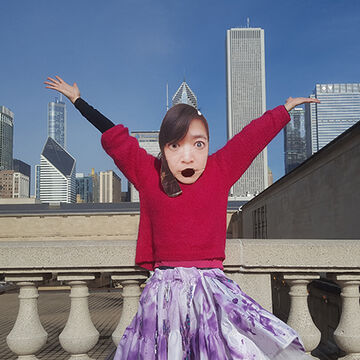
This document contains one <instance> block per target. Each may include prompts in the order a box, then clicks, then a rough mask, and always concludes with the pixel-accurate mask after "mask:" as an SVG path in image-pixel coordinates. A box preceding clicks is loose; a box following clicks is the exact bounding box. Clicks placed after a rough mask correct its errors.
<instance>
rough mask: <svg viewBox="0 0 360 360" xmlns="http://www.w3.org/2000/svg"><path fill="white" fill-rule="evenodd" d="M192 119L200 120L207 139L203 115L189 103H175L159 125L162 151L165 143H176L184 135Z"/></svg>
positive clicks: (207, 128) (207, 131) (206, 127)
mask: <svg viewBox="0 0 360 360" xmlns="http://www.w3.org/2000/svg"><path fill="white" fill-rule="evenodd" d="M193 119H199V120H201V122H202V123H203V124H204V126H205V129H206V133H207V137H208V139H209V126H208V123H207V121H206V119H205V117H204V116H203V115H201V114H200V113H199V112H198V110H196V109H195V108H194V107H193V106H191V105H187V104H177V105H174V106H173V107H172V108H170V109H169V110H168V112H167V113H166V115H165V117H164V119H163V121H162V124H161V127H160V133H159V145H160V150H161V152H162V153H163V150H164V147H165V145H166V144H169V143H170V144H172V143H176V142H178V141H180V140H181V139H183V138H184V137H185V135H186V133H187V132H188V130H189V126H190V123H191V121H192V120H193Z"/></svg>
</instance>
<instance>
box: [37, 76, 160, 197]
mask: <svg viewBox="0 0 360 360" xmlns="http://www.w3.org/2000/svg"><path fill="white" fill-rule="evenodd" d="M55 78H56V79H53V78H50V77H49V78H48V79H47V81H45V82H44V83H45V84H46V85H47V86H46V88H48V89H51V90H56V91H58V92H60V93H61V94H63V95H65V96H66V97H67V98H68V99H69V100H70V101H71V102H72V103H73V104H74V105H75V107H76V108H77V109H78V110H79V111H80V113H81V114H82V115H83V116H84V117H85V118H86V119H87V120H89V122H90V123H91V124H93V125H94V126H95V127H96V128H97V129H98V130H99V131H101V132H102V133H104V134H103V136H102V138H101V142H102V145H103V148H104V150H105V151H106V152H107V153H108V154H109V155H110V156H111V157H112V159H113V160H114V162H115V164H116V165H117V167H118V168H119V169H120V170H121V172H122V173H123V174H124V175H125V176H126V177H127V178H128V180H130V182H132V183H133V184H134V185H135V187H136V188H137V189H138V190H139V189H140V188H141V186H142V184H143V183H144V182H145V181H146V179H147V176H148V175H147V174H148V173H149V169H151V168H153V164H154V160H155V159H154V157H153V156H151V155H149V154H147V152H146V151H145V150H144V149H142V148H140V147H139V143H138V141H137V140H136V139H135V138H134V137H133V136H130V134H129V131H128V129H127V128H126V127H124V126H123V125H121V124H119V125H117V126H115V125H114V123H113V122H112V121H111V120H109V119H108V118H107V117H105V116H104V115H103V114H101V113H100V112H99V111H98V110H96V109H94V108H93V107H92V106H90V105H89V104H88V103H87V102H86V101H84V100H83V99H82V98H81V97H80V90H79V88H78V86H77V85H76V83H74V84H73V85H70V84H68V83H66V82H65V81H64V80H63V79H61V78H60V77H59V76H55ZM108 130H109V131H108Z"/></svg>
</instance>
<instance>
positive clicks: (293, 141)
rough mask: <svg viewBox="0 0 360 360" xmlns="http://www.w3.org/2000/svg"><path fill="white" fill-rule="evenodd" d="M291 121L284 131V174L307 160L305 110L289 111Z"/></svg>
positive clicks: (298, 108) (297, 108)
mask: <svg viewBox="0 0 360 360" xmlns="http://www.w3.org/2000/svg"><path fill="white" fill-rule="evenodd" d="M290 117H291V121H290V122H289V123H288V124H287V125H286V126H285V129H284V153H285V174H287V173H289V172H290V171H291V170H293V169H295V168H296V167H297V166H299V165H300V164H301V163H302V162H304V161H305V160H306V158H307V156H306V133H305V110H304V109H303V108H300V107H296V108H295V109H292V110H291V111H290Z"/></svg>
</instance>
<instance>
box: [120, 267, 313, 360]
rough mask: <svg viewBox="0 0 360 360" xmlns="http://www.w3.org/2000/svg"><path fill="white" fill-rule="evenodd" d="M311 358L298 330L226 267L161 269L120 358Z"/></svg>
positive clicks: (145, 295) (126, 335) (124, 339)
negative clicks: (244, 287) (236, 280)
mask: <svg viewBox="0 0 360 360" xmlns="http://www.w3.org/2000/svg"><path fill="white" fill-rule="evenodd" d="M133 359H142V360H153V359H154V360H155V359H156V360H187V359H189V360H190V359H191V360H210V359H211V360H230V359H242V360H250V359H251V360H255V359H256V360H290V359H291V360H300V359H301V360H309V359H310V357H309V356H307V355H306V354H305V353H304V351H303V347H302V345H301V343H300V340H299V337H298V335H297V334H296V332H295V331H294V330H293V329H291V328H290V327H289V326H287V325H286V324H285V323H283V322H282V321H281V320H279V319H278V318H276V317H275V316H274V315H273V314H271V313H269V312H268V311H266V310H265V309H263V308H262V307H261V306H260V305H259V304H257V303H256V302H255V301H254V300H253V299H251V298H250V297H249V296H247V295H246V294H245V293H244V292H242V291H241V290H240V288H239V286H238V285H237V284H236V283H234V282H233V281H232V280H230V279H229V278H227V277H226V276H225V274H224V272H223V271H222V270H220V269H210V270H203V269H197V268H194V267H192V268H183V267H178V268H174V269H166V270H160V269H156V270H155V272H154V274H153V275H152V276H151V278H150V279H149V280H148V282H147V284H146V286H145V288H144V290H143V292H142V295H141V297H140V304H139V308H138V312H137V314H136V316H135V317H134V319H133V321H132V322H131V324H130V326H129V327H128V328H127V329H126V330H125V333H124V335H123V337H122V339H121V341H120V344H119V346H118V348H117V351H116V354H115V357H114V360H133Z"/></svg>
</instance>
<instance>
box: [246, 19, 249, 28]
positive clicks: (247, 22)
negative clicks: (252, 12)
mask: <svg viewBox="0 0 360 360" xmlns="http://www.w3.org/2000/svg"><path fill="white" fill-rule="evenodd" d="M246 25H247V27H248V28H249V27H250V18H246Z"/></svg>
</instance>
